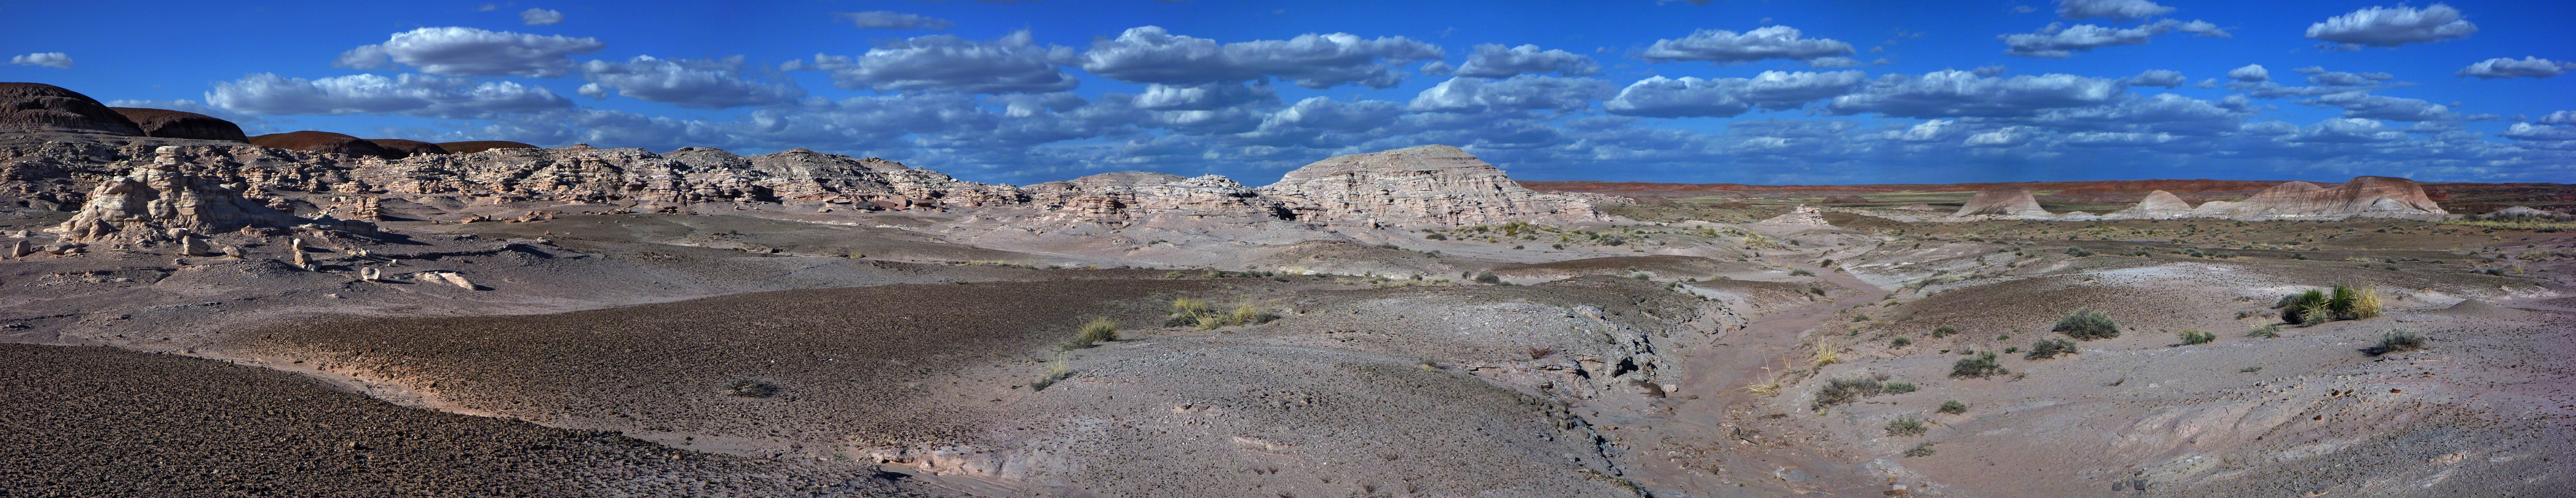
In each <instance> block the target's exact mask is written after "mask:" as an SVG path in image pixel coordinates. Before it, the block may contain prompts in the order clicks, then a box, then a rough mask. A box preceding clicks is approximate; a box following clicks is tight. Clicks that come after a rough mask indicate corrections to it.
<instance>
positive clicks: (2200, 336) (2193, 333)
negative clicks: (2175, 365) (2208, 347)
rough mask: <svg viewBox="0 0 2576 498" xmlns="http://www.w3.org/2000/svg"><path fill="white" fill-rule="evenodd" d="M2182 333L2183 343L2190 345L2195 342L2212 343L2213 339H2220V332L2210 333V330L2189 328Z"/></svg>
mask: <svg viewBox="0 0 2576 498" xmlns="http://www.w3.org/2000/svg"><path fill="white" fill-rule="evenodd" d="M2181 335H2182V344H2183V345H2185V346H2190V345H2194V344H2208V343H2210V342H2211V341H2216V340H2218V334H2212V333H2208V332H2202V331H2200V329H2188V330H2184V331H2182V334H2181Z"/></svg>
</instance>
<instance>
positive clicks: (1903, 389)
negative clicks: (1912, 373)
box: [1879, 382, 1922, 394]
mask: <svg viewBox="0 0 2576 498" xmlns="http://www.w3.org/2000/svg"><path fill="white" fill-rule="evenodd" d="M1918 389H1922V388H1920V387H1915V386H1914V383H1912V382H1889V383H1887V385H1886V386H1885V387H1882V388H1880V389H1879V391H1880V392H1885V393H1887V394H1905V393H1910V392H1914V391H1915V390H1918Z"/></svg>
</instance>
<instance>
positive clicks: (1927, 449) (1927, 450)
mask: <svg viewBox="0 0 2576 498" xmlns="http://www.w3.org/2000/svg"><path fill="white" fill-rule="evenodd" d="M1933 453H1937V452H1935V451H1932V442H1931V441H1924V442H1923V444H1918V445H1914V447H1913V448H1908V449H1906V450H1905V456H1909V457H1928V456H1932V454H1933Z"/></svg>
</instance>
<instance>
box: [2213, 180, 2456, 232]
mask: <svg viewBox="0 0 2576 498" xmlns="http://www.w3.org/2000/svg"><path fill="white" fill-rule="evenodd" d="M2449 215H2450V212H2448V211H2444V210H2442V206H2441V205H2440V204H2438V203H2435V202H2433V199H2432V198H2431V197H2430V196H2427V195H2425V193H2424V186H2423V185H2421V184H2417V183H2415V181H2414V180H2408V179H2404V178H2390V177H2385V176H2363V177H2355V178H2353V179H2352V181H2347V182H2344V183H2343V184H2342V185H2339V186H2336V187H2334V188H2327V187H2325V186H2322V185H2317V184H2314V183H2308V182H2288V183H2283V184H2280V185H2276V186H2273V187H2272V188H2268V189H2263V191H2261V192H2255V193H2254V195H2253V196H2250V197H2246V198H2245V200H2242V201H2234V202H2229V201H2210V202H2207V203H2203V204H2201V205H2200V207H2199V208H2195V209H2192V216H2195V217H2204V218H2230V219H2236V220H2243V221H2263V220H2339V219H2344V218H2351V217H2364V218H2408V219H2431V218H2441V217H2444V216H2449Z"/></svg>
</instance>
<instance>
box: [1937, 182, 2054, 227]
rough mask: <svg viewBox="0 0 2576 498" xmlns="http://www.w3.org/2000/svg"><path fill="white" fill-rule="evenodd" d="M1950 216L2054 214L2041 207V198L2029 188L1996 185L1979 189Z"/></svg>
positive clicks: (2034, 216) (2044, 216) (2046, 215)
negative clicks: (2034, 194) (2033, 194)
mask: <svg viewBox="0 0 2576 498" xmlns="http://www.w3.org/2000/svg"><path fill="white" fill-rule="evenodd" d="M1950 216H1951V217H1953V218H1964V217H1969V216H1999V217H2007V218H2026V219H2027V218H2048V217H2050V216H2052V215H2050V214H2049V213H2048V210H2046V209H2040V207H2039V198H2036V197H2032V196H2031V195H2030V191H2029V190H2026V189H2018V188H2010V187H1996V188H1990V189H1985V190H1979V191H1977V195H1976V196H1975V197H1970V198H1968V203H1967V204H1966V205H1962V206H1959V211H1958V212H1956V213H1951V214H1950Z"/></svg>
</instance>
